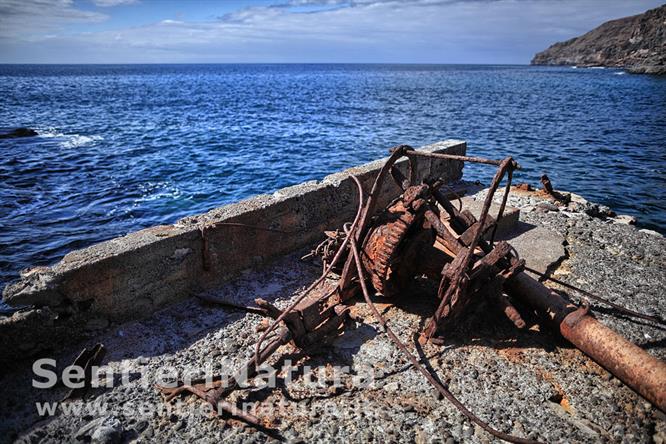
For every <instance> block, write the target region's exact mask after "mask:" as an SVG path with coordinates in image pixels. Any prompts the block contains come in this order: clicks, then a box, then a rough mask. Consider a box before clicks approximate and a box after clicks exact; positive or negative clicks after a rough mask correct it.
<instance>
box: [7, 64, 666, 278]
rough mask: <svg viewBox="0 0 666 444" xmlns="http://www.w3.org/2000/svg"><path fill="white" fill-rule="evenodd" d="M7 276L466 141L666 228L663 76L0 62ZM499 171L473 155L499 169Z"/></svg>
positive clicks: (454, 68)
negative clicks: (18, 131)
mask: <svg viewBox="0 0 666 444" xmlns="http://www.w3.org/2000/svg"><path fill="white" fill-rule="evenodd" d="M16 127H29V128H33V129H35V130H36V131H37V132H38V133H39V135H38V136H36V137H27V138H20V139H0V287H2V286H4V284H5V283H7V282H9V281H11V280H13V279H16V278H17V277H18V272H19V270H21V269H23V268H26V267H30V266H36V265H48V264H53V263H54V262H57V261H58V260H59V259H60V258H61V257H62V256H63V255H65V254H66V253H67V252H69V251H72V250H75V249H79V248H83V247H86V246H89V245H91V244H94V243H96V242H100V241H103V240H106V239H110V238H113V237H116V236H121V235H124V234H126V233H128V232H131V231H134V230H138V229H141V228H144V227H148V226H151V225H156V224H168V223H173V222H175V221H176V220H178V219H179V218H181V217H183V216H186V215H192V214H197V213H202V212H205V211H207V210H210V209H212V208H214V207H217V206H220V205H224V204H227V203H230V202H235V201H238V200H240V199H243V198H246V197H249V196H252V195H256V194H260V193H271V192H273V191H275V190H277V189H279V188H282V187H285V186H288V185H294V184H297V183H299V182H302V181H305V180H311V179H321V178H323V177H324V176H325V175H327V174H329V173H333V172H336V171H339V170H342V169H344V168H348V167H351V166H354V165H358V164H361V163H364V162H368V161H370V160H374V159H377V158H380V157H383V156H386V155H387V154H388V152H387V150H388V148H390V147H392V146H394V145H398V144H409V145H412V146H414V147H418V146H421V145H425V144H429V143H432V142H436V141H439V140H443V139H452V138H454V139H462V140H466V141H467V143H468V153H469V154H470V155H475V156H485V157H490V158H498V159H499V158H502V157H504V156H507V155H511V156H513V157H515V158H516V159H517V160H518V162H519V163H520V164H521V165H522V167H523V168H522V170H520V171H518V172H517V173H516V175H515V181H516V182H528V183H531V184H533V185H538V181H539V177H540V176H541V174H543V173H547V174H548V175H549V177H550V178H551V180H552V182H553V184H554V186H555V188H558V189H563V190H568V191H573V192H576V193H579V194H581V195H583V196H584V197H586V198H588V199H590V200H592V201H595V202H599V203H602V204H605V205H608V206H610V207H611V208H613V209H614V210H615V211H616V212H617V213H620V214H629V215H633V216H635V217H636V218H637V219H638V223H639V226H640V227H642V228H648V229H652V230H656V231H659V232H662V233H666V200H665V197H666V77H655V76H647V75H632V74H627V73H625V72H624V71H622V70H618V69H573V68H571V67H534V66H514V65H511V66H491V65H356V64H354V65H343V64H322V65H318V64H312V65H311V64H285V65H280V64H267V65H247V64H237V65H234V64H226V65H0V132H2V131H3V130H9V129H12V128H16ZM492 173H493V170H492V169H488V168H487V167H481V166H466V167H465V178H466V179H470V180H477V179H478V180H482V181H488V180H489V178H490V177H491V175H492Z"/></svg>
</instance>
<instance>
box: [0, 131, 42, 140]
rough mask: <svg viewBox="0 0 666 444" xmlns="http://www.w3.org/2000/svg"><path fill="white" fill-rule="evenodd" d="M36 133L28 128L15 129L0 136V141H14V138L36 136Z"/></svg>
mask: <svg viewBox="0 0 666 444" xmlns="http://www.w3.org/2000/svg"><path fill="white" fill-rule="evenodd" d="M38 135H39V134H37V131H35V130H33V129H30V128H15V129H13V130H11V131H9V132H7V133H3V134H0V139H14V138H16V137H33V136H38Z"/></svg>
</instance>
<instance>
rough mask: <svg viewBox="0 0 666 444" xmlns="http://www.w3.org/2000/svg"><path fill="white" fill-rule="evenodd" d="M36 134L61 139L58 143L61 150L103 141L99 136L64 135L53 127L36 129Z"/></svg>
mask: <svg viewBox="0 0 666 444" xmlns="http://www.w3.org/2000/svg"><path fill="white" fill-rule="evenodd" d="M37 132H38V133H39V137H44V138H48V139H63V140H62V141H60V142H59V145H60V146H61V147H62V148H77V147H80V146H83V145H88V144H90V143H92V142H98V141H100V140H104V137H102V136H99V135H92V136H85V135H82V134H65V133H63V132H60V131H58V130H57V129H56V128H53V127H48V128H38V129H37Z"/></svg>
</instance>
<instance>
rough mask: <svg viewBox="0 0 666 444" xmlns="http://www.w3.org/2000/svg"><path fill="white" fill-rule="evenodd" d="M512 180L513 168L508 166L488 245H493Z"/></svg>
mask: <svg viewBox="0 0 666 444" xmlns="http://www.w3.org/2000/svg"><path fill="white" fill-rule="evenodd" d="M512 179H513V168H512V166H511V165H510V166H509V170H508V171H507V176H506V188H505V189H504V196H502V204H501V205H500V208H499V211H498V212H497V217H496V218H495V226H494V227H493V234H492V235H491V236H490V245H493V244H494V243H495V234H497V226H498V225H499V222H500V218H501V217H502V215H503V214H504V209H505V208H506V201H507V200H508V199H509V191H510V190H511V180H512Z"/></svg>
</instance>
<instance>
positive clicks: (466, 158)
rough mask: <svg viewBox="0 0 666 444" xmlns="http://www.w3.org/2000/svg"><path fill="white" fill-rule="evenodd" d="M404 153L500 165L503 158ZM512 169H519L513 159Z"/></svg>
mask: <svg viewBox="0 0 666 444" xmlns="http://www.w3.org/2000/svg"><path fill="white" fill-rule="evenodd" d="M405 155H406V156H408V157H431V158H434V159H446V160H461V161H463V162H473V163H484V164H486V165H495V166H500V165H501V164H502V162H503V160H495V159H486V158H485V157H472V156H460V155H458V154H443V153H428V152H425V151H415V150H411V151H407V152H405ZM513 169H515V170H519V169H520V165H519V164H518V163H517V162H516V161H515V160H514V161H513Z"/></svg>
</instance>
